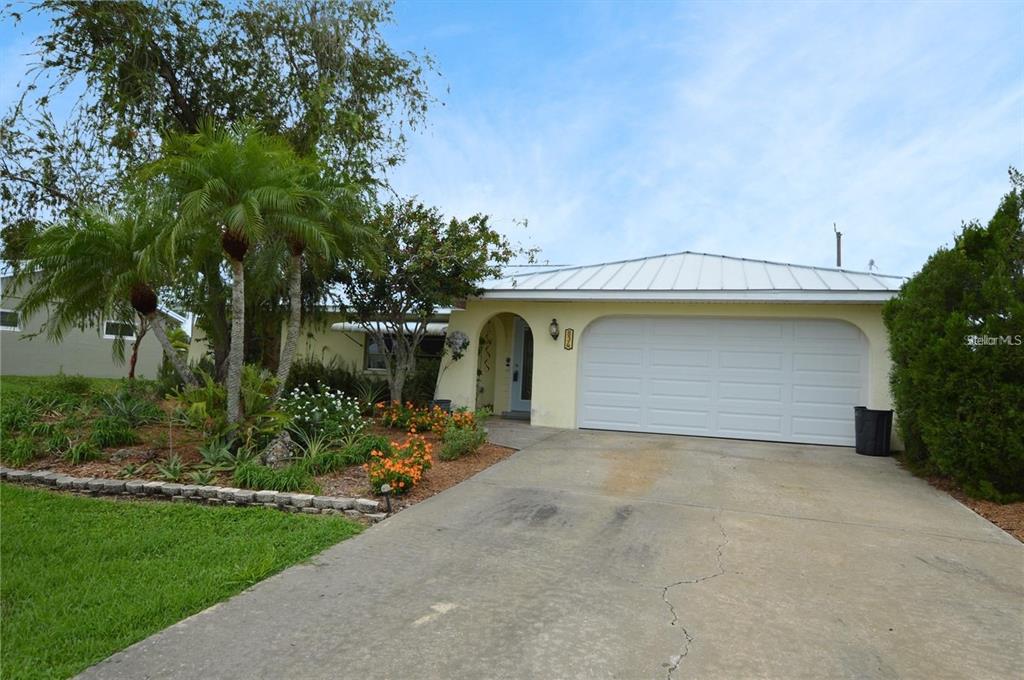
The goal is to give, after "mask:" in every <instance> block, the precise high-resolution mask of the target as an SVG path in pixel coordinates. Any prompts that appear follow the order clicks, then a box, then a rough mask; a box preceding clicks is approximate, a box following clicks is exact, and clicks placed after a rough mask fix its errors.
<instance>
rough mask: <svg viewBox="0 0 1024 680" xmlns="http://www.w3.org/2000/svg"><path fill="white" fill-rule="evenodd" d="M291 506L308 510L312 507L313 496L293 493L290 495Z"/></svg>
mask: <svg viewBox="0 0 1024 680" xmlns="http://www.w3.org/2000/svg"><path fill="white" fill-rule="evenodd" d="M292 505H294V506H295V507H297V508H308V507H310V506H312V505H313V494H311V493H293V494H292Z"/></svg>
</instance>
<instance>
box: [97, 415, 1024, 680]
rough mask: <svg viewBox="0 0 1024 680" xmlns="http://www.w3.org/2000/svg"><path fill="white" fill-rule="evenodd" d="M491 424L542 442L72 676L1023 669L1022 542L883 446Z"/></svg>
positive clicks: (1011, 673)
mask: <svg viewBox="0 0 1024 680" xmlns="http://www.w3.org/2000/svg"><path fill="white" fill-rule="evenodd" d="M506 435H507V436H518V437H519V440H520V441H529V440H539V441H535V443H533V444H532V445H530V446H528V447H527V448H525V449H524V450H522V451H520V452H518V453H517V454H515V455H513V456H512V457H510V458H509V459H507V460H506V461H504V462H502V463H500V464H498V465H496V466H494V467H492V468H490V469H489V470H486V471H485V472H483V473H481V474H480V475H477V476H476V477H474V478H473V479H471V480H469V481H467V482H465V483H463V484H460V485H459V486H457V487H455V488H453V489H451V490H449V491H447V492H445V493H443V494H441V495H439V496H436V497H435V498H432V499H430V500H429V501H426V502H424V503H421V504H419V505H417V506H415V507H413V508H411V509H409V510H406V511H403V512H401V513H400V514H398V515H396V516H395V517H393V518H391V519H389V520H387V521H385V522H384V523H382V524H380V525H377V526H376V527H374V528H372V529H370V530H369V531H367V532H366V533H365V534H363V535H362V536H360V537H358V538H355V539H353V540H350V541H347V542H345V543H342V544H340V545H338V546H335V547H333V548H331V549H329V550H327V551H326V552H324V553H322V554H321V555H319V556H318V557H316V558H315V559H314V560H313V561H312V563H311V564H308V565H301V566H297V567H294V568H292V569H289V570H287V571H285V572H284V573H282V574H279V575H278V576H276V577H273V578H271V579H269V580H267V581H265V582H263V583H260V584H259V585H257V586H255V587H254V588H252V589H251V590H249V591H247V592H245V593H243V594H241V595H239V596H238V597H235V598H234V599H232V600H230V601H228V602H226V603H224V604H221V605H219V606H216V607H213V608H211V609H209V610H207V611H205V612H202V613H201V614H198V615H196V616H194V617H192V618H191V619H188V620H186V621H183V622H181V623H179V624H177V625H175V626H172V627H171V628H169V629H167V630H165V631H163V632H161V633H159V634H157V635H154V636H153V637H151V638H149V639H148V640H145V641H143V642H141V643H139V644H137V645H135V646H133V647H131V648H129V649H127V650H125V651H124V652H121V653H120V654H117V655H115V656H113V657H111V658H110V659H108V660H107V661H105V662H103V663H101V664H99V665H98V666H96V667H94V668H92V669H90V670H89V671H87V672H86V673H85V674H84V675H83V677H88V678H126V679H128V678H130V679H132V680H140V679H142V678H273V679H274V680H281V679H283V678H396V679H401V678H474V679H476V678H667V677H668V678H729V679H737V678H787V679H788V678H927V679H929V680H934V679H937V678H974V679H978V678H1009V677H1020V676H1019V675H1018V674H1019V673H1020V672H1021V669H1022V668H1024V546H1022V545H1021V544H1020V543H1018V542H1016V541H1015V540H1014V539H1013V538H1012V537H1010V536H1008V535H1007V534H1005V533H1003V532H1002V531H1001V530H1000V529H998V528H996V527H995V526H993V525H991V524H989V523H988V522H986V521H985V520H983V519H981V518H980V517H978V516H976V515H974V514H973V513H972V512H971V511H969V510H968V509H966V508H964V507H963V506H961V505H960V504H958V503H957V502H955V501H953V500H952V499H950V498H949V497H947V496H946V495H944V494H942V493H939V492H937V491H935V490H933V489H931V488H930V487H929V486H928V485H927V484H925V483H924V482H922V481H920V480H917V479H915V478H913V477H911V476H910V475H909V474H907V473H905V472H903V471H902V470H900V469H899V468H898V467H897V465H896V464H895V463H894V462H893V461H892V460H890V459H873V458H866V457H863V456H858V455H855V454H854V453H853V451H852V450H851V449H846V448H832V447H817V446H797V445H787V444H764V443H753V442H736V441H725V440H714V439H698V438H686V437H666V436H655V435H633V434H615V433H605V432H571V431H558V432H543V431H533V432H527V433H525V434H524V433H523V432H521V431H520V432H519V433H518V435H517V434H516V432H515V431H514V429H513V430H508V431H507V432H506Z"/></svg>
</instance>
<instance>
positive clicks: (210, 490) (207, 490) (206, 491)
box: [199, 486, 220, 498]
mask: <svg viewBox="0 0 1024 680" xmlns="http://www.w3.org/2000/svg"><path fill="white" fill-rule="evenodd" d="M219 493H220V487H219V486H201V487H199V495H200V496H201V497H203V498H217V494H219Z"/></svg>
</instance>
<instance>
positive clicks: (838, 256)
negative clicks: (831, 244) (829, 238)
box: [832, 222, 843, 267]
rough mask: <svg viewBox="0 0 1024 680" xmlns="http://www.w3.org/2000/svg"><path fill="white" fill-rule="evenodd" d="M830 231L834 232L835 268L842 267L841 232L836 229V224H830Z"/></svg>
mask: <svg viewBox="0 0 1024 680" xmlns="http://www.w3.org/2000/svg"><path fill="white" fill-rule="evenodd" d="M832 231H834V232H836V266H837V267H842V266H843V232H841V231H839V229H837V228H836V223H835V222H833V223H832Z"/></svg>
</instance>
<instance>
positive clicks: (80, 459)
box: [63, 440, 103, 465]
mask: <svg viewBox="0 0 1024 680" xmlns="http://www.w3.org/2000/svg"><path fill="white" fill-rule="evenodd" d="M102 455H103V453H102V452H101V451H100V450H99V449H98V448H96V445H95V444H93V443H92V442H91V441H89V440H85V441H81V442H78V443H77V444H73V445H71V446H69V447H68V449H67V451H65V452H64V453H63V457H64V460H66V461H67V462H69V463H71V464H72V465H79V464H81V463H85V462H87V461H90V460H96V459H98V458H100V457H102Z"/></svg>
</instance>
